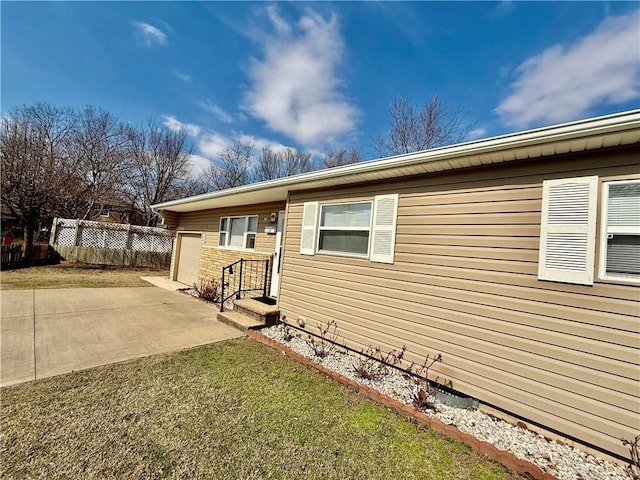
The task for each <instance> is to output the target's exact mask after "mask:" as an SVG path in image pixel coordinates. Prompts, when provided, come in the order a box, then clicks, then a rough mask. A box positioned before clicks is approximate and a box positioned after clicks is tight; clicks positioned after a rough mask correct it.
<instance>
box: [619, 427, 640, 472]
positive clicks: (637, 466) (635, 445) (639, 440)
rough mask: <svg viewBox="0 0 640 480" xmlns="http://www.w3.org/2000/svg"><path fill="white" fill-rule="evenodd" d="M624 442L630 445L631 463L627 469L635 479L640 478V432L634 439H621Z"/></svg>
mask: <svg viewBox="0 0 640 480" xmlns="http://www.w3.org/2000/svg"><path fill="white" fill-rule="evenodd" d="M621 440H622V444H623V445H625V446H627V447H629V455H630V457H631V458H630V460H629V465H628V466H627V470H628V471H629V473H630V474H631V478H633V480H640V433H639V434H638V435H636V438H634V439H633V440H627V439H626V438H623V439H621Z"/></svg>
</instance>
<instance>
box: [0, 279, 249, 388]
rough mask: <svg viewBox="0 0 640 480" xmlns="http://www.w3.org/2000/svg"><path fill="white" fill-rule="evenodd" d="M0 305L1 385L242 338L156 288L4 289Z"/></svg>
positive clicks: (208, 312) (210, 313)
mask: <svg viewBox="0 0 640 480" xmlns="http://www.w3.org/2000/svg"><path fill="white" fill-rule="evenodd" d="M0 304H1V310H0V312H1V313H0V385H2V386H5V385H12V384H15V383H20V382H25V381H29V380H34V379H39V378H44V377H50V376H53V375H58V374H61V373H67V372H71V371H74V370H81V369H84V368H89V367H95V366H97V365H105V364H108V363H113V362H120V361H122V360H128V359H131V358H136V357H143V356H146V355H151V354H155V353H164V352H172V351H176V350H180V349H183V348H187V347H192V346H195V345H203V344H207V343H213V342H217V341H220V340H226V339H229V338H234V337H240V336H242V332H240V331H238V330H236V329H234V328H232V327H229V326H227V325H224V324H222V323H220V322H218V321H217V320H216V314H217V310H216V309H215V308H214V307H213V306H211V305H207V304H205V303H203V302H200V301H198V300H196V299H193V298H190V297H188V296H186V295H183V294H180V293H176V292H171V291H167V290H164V289H162V288H158V287H141V288H69V289H55V290H2V291H1V292H0Z"/></svg>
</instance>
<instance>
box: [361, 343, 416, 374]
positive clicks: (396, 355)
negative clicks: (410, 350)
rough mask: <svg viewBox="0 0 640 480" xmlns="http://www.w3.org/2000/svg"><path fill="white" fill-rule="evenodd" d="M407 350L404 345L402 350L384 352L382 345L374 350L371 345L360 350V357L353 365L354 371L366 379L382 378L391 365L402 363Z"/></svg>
mask: <svg viewBox="0 0 640 480" xmlns="http://www.w3.org/2000/svg"><path fill="white" fill-rule="evenodd" d="M406 350H407V347H406V346H404V345H403V346H402V349H400V350H391V351H390V352H388V353H386V354H383V353H382V350H380V347H376V348H375V350H374V349H373V347H371V345H369V346H368V347H367V349H366V350H363V351H362V352H360V357H359V358H358V361H357V363H356V365H355V366H354V367H353V371H354V373H355V374H356V375H357V376H358V377H360V378H364V379H365V380H380V379H381V378H382V377H384V376H385V375H386V374H387V373H389V367H390V366H396V365H400V363H401V362H402V359H403V358H404V352H406Z"/></svg>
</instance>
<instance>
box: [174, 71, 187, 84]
mask: <svg viewBox="0 0 640 480" xmlns="http://www.w3.org/2000/svg"><path fill="white" fill-rule="evenodd" d="M173 73H174V74H175V76H176V77H178V78H179V79H180V80H182V81H183V82H187V83H191V75H189V74H188V73H182V72H179V71H177V70H176V71H175V72H173Z"/></svg>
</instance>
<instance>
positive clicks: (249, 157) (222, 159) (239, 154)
mask: <svg viewBox="0 0 640 480" xmlns="http://www.w3.org/2000/svg"><path fill="white" fill-rule="evenodd" d="M253 149H254V144H253V142H251V141H249V140H238V141H236V142H234V143H233V144H231V145H228V146H226V147H225V148H224V149H223V150H222V151H221V152H220V154H219V155H218V158H216V159H215V160H214V161H213V162H212V164H211V166H210V167H209V170H208V171H207V172H206V173H205V175H206V177H207V180H208V182H209V185H210V187H211V188H212V189H213V190H224V189H226V188H233V187H239V186H241V185H246V184H247V183H250V182H251V165H252V163H253V159H254V156H253Z"/></svg>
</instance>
